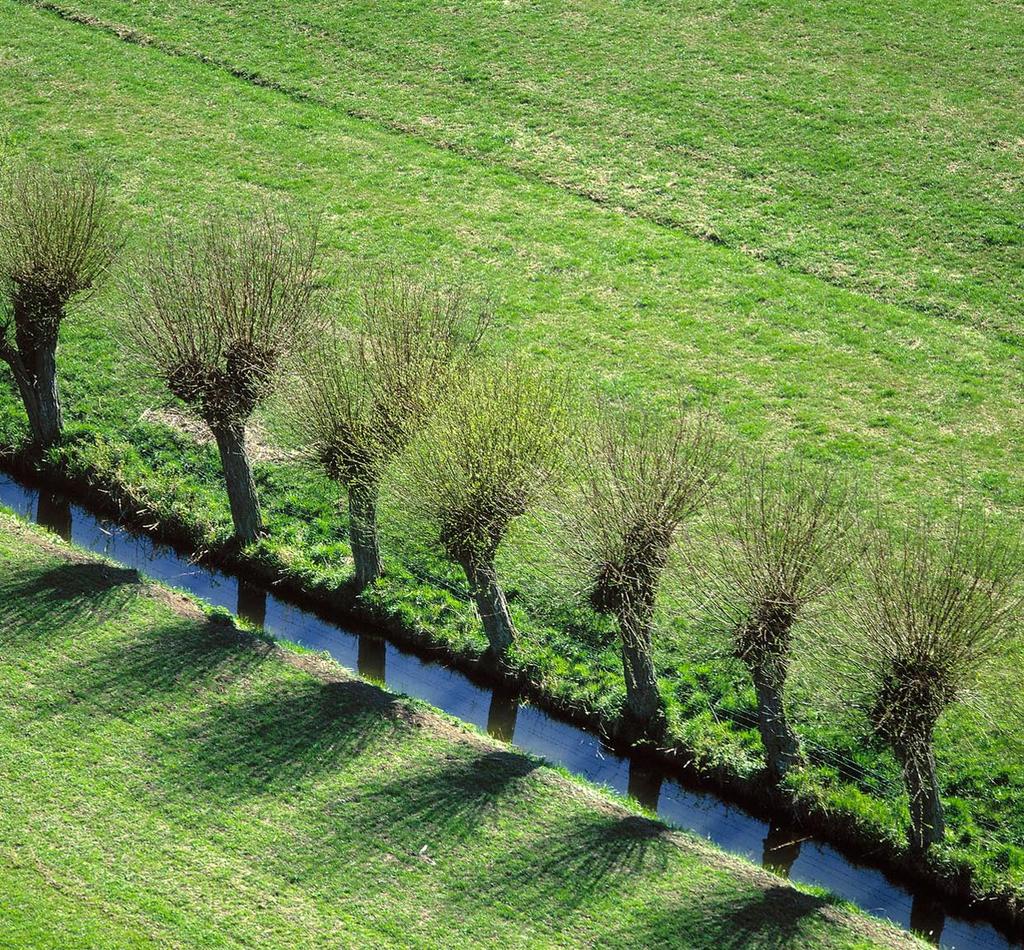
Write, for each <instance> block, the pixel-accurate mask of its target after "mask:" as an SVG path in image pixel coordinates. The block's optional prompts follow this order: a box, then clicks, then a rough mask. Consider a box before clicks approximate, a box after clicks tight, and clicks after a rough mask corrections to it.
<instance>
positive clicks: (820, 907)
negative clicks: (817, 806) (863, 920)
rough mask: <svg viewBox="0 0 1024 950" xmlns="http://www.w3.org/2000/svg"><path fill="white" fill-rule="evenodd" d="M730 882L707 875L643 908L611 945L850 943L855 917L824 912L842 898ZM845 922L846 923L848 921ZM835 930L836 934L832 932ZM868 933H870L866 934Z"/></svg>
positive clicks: (729, 947)
mask: <svg viewBox="0 0 1024 950" xmlns="http://www.w3.org/2000/svg"><path fill="white" fill-rule="evenodd" d="M738 883H739V884H740V885H741V886H740V888H739V889H737V888H736V887H735V886H729V885H728V884H726V883H725V882H722V881H715V880H713V879H711V880H708V879H707V878H705V880H704V882H703V883H702V884H700V885H699V886H697V887H695V888H694V889H693V890H692V891H690V892H685V891H684V892H682V893H680V894H679V895H678V897H677V898H676V899H675V900H673V901H672V902H671V903H670V904H669V905H668V906H666V905H665V904H664V903H660V904H659V905H658V906H656V907H652V908H650V909H647V908H644V909H642V910H641V911H639V912H638V913H635V914H633V915H632V916H631V917H630V919H629V921H628V922H624V923H623V925H622V927H621V928H620V929H619V931H617V933H616V934H615V935H614V937H612V938H611V939H609V940H608V941H607V943H608V945H616V946H617V945H621V944H626V943H629V944H630V945H635V946H643V947H681V946H687V947H689V946H692V947H714V948H716V950H752V948H758V950H791V948H802V947H808V946H814V947H818V948H825V947H830V946H849V945H850V943H851V942H853V936H852V934H851V932H850V930H849V929H847V928H848V926H849V923H850V921H849V920H846V921H843V922H840V920H839V917H838V915H837V916H836V918H835V919H833V920H832V921H827V920H825V919H824V917H825V915H827V912H828V911H829V908H830V907H832V906H833V905H834V904H836V903H837V902H836V901H835V900H834V899H832V898H827V897H818V896H815V895H813V894H806V893H803V892H802V891H798V890H796V889H794V888H791V887H788V886H787V885H785V884H768V885H767V886H765V884H764V882H758V881H757V880H756V879H751V880H749V881H745V880H743V879H742V873H741V880H740V881H739V882H738ZM844 924H845V926H844ZM830 934H831V936H830ZM864 936H865V937H866V936H867V935H866V934H865V935H864Z"/></svg>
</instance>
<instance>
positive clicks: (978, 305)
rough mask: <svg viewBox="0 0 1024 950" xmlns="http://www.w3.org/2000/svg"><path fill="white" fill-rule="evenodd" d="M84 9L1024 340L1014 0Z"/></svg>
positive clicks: (251, 2) (424, 135)
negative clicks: (892, 4)
mask: <svg viewBox="0 0 1024 950" xmlns="http://www.w3.org/2000/svg"><path fill="white" fill-rule="evenodd" d="M68 5H69V6H71V7H72V8H74V9H78V10H81V11H84V12H86V13H89V14H92V15H94V16H97V17H100V18H103V19H106V20H108V21H113V22H118V23H123V24H126V25H128V26H130V27H132V28H134V29H138V30H140V31H142V32H143V33H146V34H150V35H152V36H155V37H158V38H160V39H162V40H165V41H169V42H171V43H173V44H175V45H176V46H177V47H179V48H181V49H184V50H191V51H197V52H201V53H203V54H205V55H207V56H210V57H212V58H215V59H217V60H219V61H221V62H224V63H227V64H230V65H231V66H233V67H235V68H238V69H241V70H246V71H251V72H254V73H256V74H258V75H259V76H260V77H263V78H265V79H267V80H270V81H272V82H275V83H279V84H281V85H282V86H284V87H286V88H288V89H290V90H295V91H297V92H301V93H303V94H305V95H311V96H314V97H316V98H317V99H320V100H322V101H323V102H325V103H329V104H330V105H332V106H335V107H337V108H340V109H343V110H346V111H349V112H353V113H356V114H359V115H363V116H367V117H370V118H372V119H374V120H376V121H378V122H380V123H385V124H387V125H390V126H393V127H397V128H401V129H404V130H408V131H410V132H412V133H413V134H415V135H416V136H417V137H419V138H421V139H424V140H426V141H430V142H434V143H437V144H439V145H441V146H443V147H444V148H450V149H454V150H457V151H460V152H463V153H465V154H468V155H472V156H473V157H474V158H478V159H481V160H483V161H486V162H488V163H490V164H493V165H498V166H506V167H513V168H517V169H521V170H522V171H523V172H525V173H527V174H529V175H531V176H533V177H536V178H539V179H542V180H545V181H549V182H552V183H554V184H556V185H558V186H559V187H560V188H564V189H566V190H568V191H571V192H573V193H576V194H583V195H587V196H590V197H592V198H594V199H595V200H597V201H600V202H603V203H607V204H610V205H613V206H616V207H622V208H624V209H627V210H628V211H630V212H631V213H634V214H639V215H642V216H644V217H647V218H652V219H655V220H658V221H660V222H663V223H668V224H671V225H673V226H677V227H680V228H682V229H683V230H685V231H686V232H688V233H692V234H697V235H702V236H704V237H706V238H709V239H712V240H714V241H720V242H724V243H725V244H727V245H728V246H730V247H736V248H741V249H743V250H744V251H746V252H747V253H749V254H751V255H753V256H755V257H758V258H761V259H765V260H771V261H774V262H777V263H779V264H782V265H783V266H785V267H787V268H790V269H793V270H799V271H803V272H806V273H813V274H815V275H817V276H819V277H821V278H823V279H825V280H828V281H830V282H832V283H835V284H837V285H839V286H843V287H851V288H855V289H858V290H861V291H865V292H868V293H872V294H875V295H877V296H878V297H880V298H883V299H886V300H892V301H896V302H898V303H900V304H903V305H905V306H909V307H913V308H915V309H919V310H923V311H926V312H930V313H935V314H938V315H941V316H946V317H949V318H952V319H957V320H963V321H968V322H971V323H974V324H976V325H984V326H989V327H991V328H993V329H995V330H998V331H1004V332H1007V333H1009V334H1012V335H1013V336H1015V337H1018V338H1019V334H1020V333H1021V317H1024V270H1022V268H1021V266H1020V265H1021V255H1022V254H1024V228H1022V224H1021V214H1020V211H1021V208H1020V193H1019V189H1020V169H1021V163H1022V161H1024V125H1022V122H1021V114H1022V111H1024V47H1022V40H1021V37H1022V36H1024V11H1022V10H1021V8H1020V6H1019V4H1014V3H1004V2H992V0H970V2H969V3H968V4H966V5H964V4H962V3H953V2H951V0H919V2H916V3H913V4H908V5H904V6H900V7H887V8H885V9H880V8H879V6H878V5H877V4H873V3H867V2H864V0H854V2H849V0H827V2H816V0H784V2H781V3H774V4H765V3H758V2H752V0H730V2H727V3H713V2H709V0H700V2H697V3H695V4H687V5H685V6H682V5H680V4H677V3H672V2H658V0H644V2H642V3H634V2H628V0H573V2H571V3H564V2H557V0H473V2H470V3H464V4H458V5H452V4H447V3H440V2H436V0H385V2H384V3H377V2H374V3H369V2H366V0H357V2H353V3H346V4H340V5H339V4H337V3H331V2H326V0H290V2H289V3H288V4H286V5H282V4H280V3H274V2H270V0H244V2H243V0H212V2H204V3H196V2H193V3H171V2H168V0H75V2H70V3H69V4H68Z"/></svg>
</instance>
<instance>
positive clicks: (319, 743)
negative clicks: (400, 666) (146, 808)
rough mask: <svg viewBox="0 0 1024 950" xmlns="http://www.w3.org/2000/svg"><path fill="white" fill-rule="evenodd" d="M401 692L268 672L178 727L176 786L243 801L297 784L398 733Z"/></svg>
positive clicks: (171, 780) (171, 775) (170, 781)
mask: <svg viewBox="0 0 1024 950" xmlns="http://www.w3.org/2000/svg"><path fill="white" fill-rule="evenodd" d="M399 708H401V703H400V700H398V699H397V698H395V697H392V696H390V695H388V694H386V693H384V692H382V691H381V690H379V689H377V688H376V687H373V686H370V685H368V684H366V683H360V682H353V681H341V682H322V681H320V680H317V679H314V678H312V677H305V676H303V677H289V678H281V677H278V676H276V675H275V676H273V677H268V678H267V679H266V680H264V681H251V682H247V683H246V684H245V688H244V690H241V691H239V690H235V691H233V692H232V691H229V692H228V693H227V694H226V695H225V696H224V697H223V698H221V700H220V701H219V702H216V703H215V704H214V705H213V706H212V707H211V708H210V710H209V712H208V714H207V715H206V716H205V717H204V718H203V720H202V722H200V723H195V722H193V723H190V725H189V726H188V727H187V728H185V729H183V730H182V731H180V732H179V733H177V734H176V735H174V736H173V737H172V738H171V740H170V741H171V743H172V744H173V746H174V748H175V749H178V750H181V754H180V755H179V756H178V757H177V760H176V762H175V763H173V764H172V765H171V767H170V768H169V769H168V770H167V772H166V773H165V775H164V781H165V783H166V784H167V785H168V787H169V789H170V790H171V791H172V792H173V793H176V794H177V793H185V794H203V795H208V796H210V797H211V798H213V799H215V800H220V801H238V800H244V799H247V798H252V797H257V796H260V795H264V794H270V793H273V792H276V791H282V790H285V791H286V790H294V789H296V788H299V787H301V786H302V785H303V783H305V782H307V781H310V780H312V779H315V778H316V777H317V776H319V775H321V774H323V773H327V772H332V771H335V770H338V769H340V768H343V767H344V765H345V763H346V762H348V761H354V760H355V759H357V758H358V757H359V756H360V755H363V754H367V753H368V752H369V751H370V749H371V747H373V746H375V745H377V744H378V743H383V742H386V741H387V740H388V739H389V738H392V737H394V735H395V730H396V728H397V727H398V724H397V722H396V721H395V720H396V718H397V717H396V710H397V709H399Z"/></svg>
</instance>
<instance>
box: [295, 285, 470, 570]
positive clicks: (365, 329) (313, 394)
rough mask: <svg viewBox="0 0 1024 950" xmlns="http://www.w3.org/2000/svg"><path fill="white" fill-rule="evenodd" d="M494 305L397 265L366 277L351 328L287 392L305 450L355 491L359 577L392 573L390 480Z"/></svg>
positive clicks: (332, 339)
mask: <svg viewBox="0 0 1024 950" xmlns="http://www.w3.org/2000/svg"><path fill="white" fill-rule="evenodd" d="M489 318H490V311H489V309H488V307H487V306H486V305H483V304H478V303H476V302H474V301H473V299H472V298H471V297H470V296H469V295H468V294H467V293H466V292H465V291H464V289H463V288H461V287H458V286H449V287H438V286H435V287H431V286H426V285H420V284H416V283H414V282H412V281H410V280H409V279H408V278H406V277H403V276H402V275H401V274H400V273H399V272H397V271H395V270H385V271H379V272H377V273H375V274H372V275H371V276H370V278H369V279H368V280H367V282H366V284H365V286H364V288H363V291H362V294H361V298H360V320H359V323H358V325H357V327H356V328H355V330H354V331H353V332H351V333H348V334H346V333H344V332H342V331H339V330H337V329H333V330H332V331H331V332H328V333H326V334H325V335H324V337H323V338H322V339H321V340H320V342H319V344H318V345H317V346H316V347H315V348H314V349H313V351H312V352H311V353H309V354H305V355H304V357H303V359H302V360H301V362H300V363H299V365H298V366H297V367H296V369H295V379H294V384H293V385H291V386H290V387H288V389H287V391H286V392H285V393H284V401H285V405H286V407H287V417H288V420H289V423H290V428H291V429H292V432H293V434H294V437H295V440H296V441H297V443H298V444H299V445H300V446H301V448H302V451H303V452H304V453H305V454H306V455H307V456H308V457H310V458H311V459H312V460H313V461H315V463H316V464H317V465H319V466H320V467H322V468H323V469H324V471H325V472H326V473H327V474H328V476H330V477H331V478H333V479H335V480H336V481H337V482H339V483H340V484H341V485H342V486H344V488H345V490H346V492H347V494H348V509H349V540H350V543H351V546H352V556H353V560H354V562H355V584H356V587H357V589H359V590H362V589H363V588H364V587H366V585H367V584H370V583H372V582H373V581H374V580H375V579H376V578H377V577H379V576H380V575H381V573H382V571H383V565H382V561H381V554H380V542H379V532H378V526H377V501H378V496H379V492H380V484H381V480H382V478H383V477H384V475H385V473H386V471H387V469H388V467H389V466H390V465H391V463H392V462H393V460H394V459H395V457H396V456H397V455H398V454H399V453H400V452H402V451H403V450H404V449H405V448H406V447H407V446H408V445H409V443H410V442H411V441H412V439H413V438H414V436H415V435H416V433H417V432H418V431H419V429H420V428H421V427H422V425H423V424H424V422H425V421H426V419H427V418H428V416H429V415H430V413H431V412H432V411H433V409H434V408H435V406H436V404H437V400H438V397H439V396H440V395H441V394H442V393H443V392H445V390H446V389H447V387H448V385H449V384H450V383H451V382H452V380H453V379H456V378H458V377H459V376H460V375H461V373H462V372H463V371H465V369H466V367H467V365H468V362H469V360H470V359H471V357H472V356H473V354H474V352H475V351H476V348H477V345H478V344H479V341H480V338H481V335H482V333H483V331H484V329H485V327H486V326H487V323H488V322H489Z"/></svg>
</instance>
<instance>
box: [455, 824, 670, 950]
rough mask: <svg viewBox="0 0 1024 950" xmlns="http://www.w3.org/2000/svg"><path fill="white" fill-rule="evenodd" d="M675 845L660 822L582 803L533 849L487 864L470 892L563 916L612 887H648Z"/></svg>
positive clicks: (539, 840) (666, 861)
mask: <svg viewBox="0 0 1024 950" xmlns="http://www.w3.org/2000/svg"><path fill="white" fill-rule="evenodd" d="M675 848H676V845H675V843H674V842H673V841H672V840H671V837H670V835H669V832H668V829H667V828H666V827H665V826H664V825H663V824H661V823H660V822H656V821H651V820H650V819H648V818H642V817H639V816H636V815H621V814H610V813H603V812H599V811H598V812H595V811H592V810H590V808H589V807H588V806H586V805H581V807H580V808H578V809H573V810H572V811H571V812H570V813H569V815H568V816H566V817H564V818H562V819H560V820H559V822H558V823H557V824H556V825H555V827H554V828H552V829H550V830H546V831H545V833H544V835H543V837H542V838H534V839H533V840H532V841H531V846H530V847H522V848H518V849H515V850H513V851H511V852H510V853H509V854H507V855H506V858H505V860H504V861H502V862H501V863H500V864H495V865H493V866H492V867H490V868H488V869H487V870H486V872H485V873H483V874H482V875H481V876H480V878H479V879H478V880H476V881H474V882H473V887H472V888H466V889H465V892H466V893H467V894H486V895H488V899H491V900H496V901H504V900H508V901H510V902H512V903H520V904H522V905H523V906H529V907H532V908H535V909H536V910H537V911H538V913H546V914H547V915H548V916H550V917H552V918H553V919H560V918H561V916H562V915H564V914H565V913H567V912H570V911H575V910H577V909H579V908H584V907H586V905H587V904H589V903H591V902H593V901H595V900H600V899H603V898H604V897H605V896H606V895H607V893H608V892H609V890H614V889H615V888H617V887H621V888H622V889H623V891H624V892H630V891H632V890H633V889H634V888H636V887H643V886H644V879H645V877H646V876H647V875H651V874H654V875H657V874H658V873H660V872H662V871H664V870H665V869H666V868H667V867H668V863H669V858H670V855H672V854H673V853H674V849H675ZM456 899H461V898H458V897H457V898H456ZM566 926H567V927H569V926H571V921H568V920H567V921H566ZM638 945H639V944H638Z"/></svg>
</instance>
